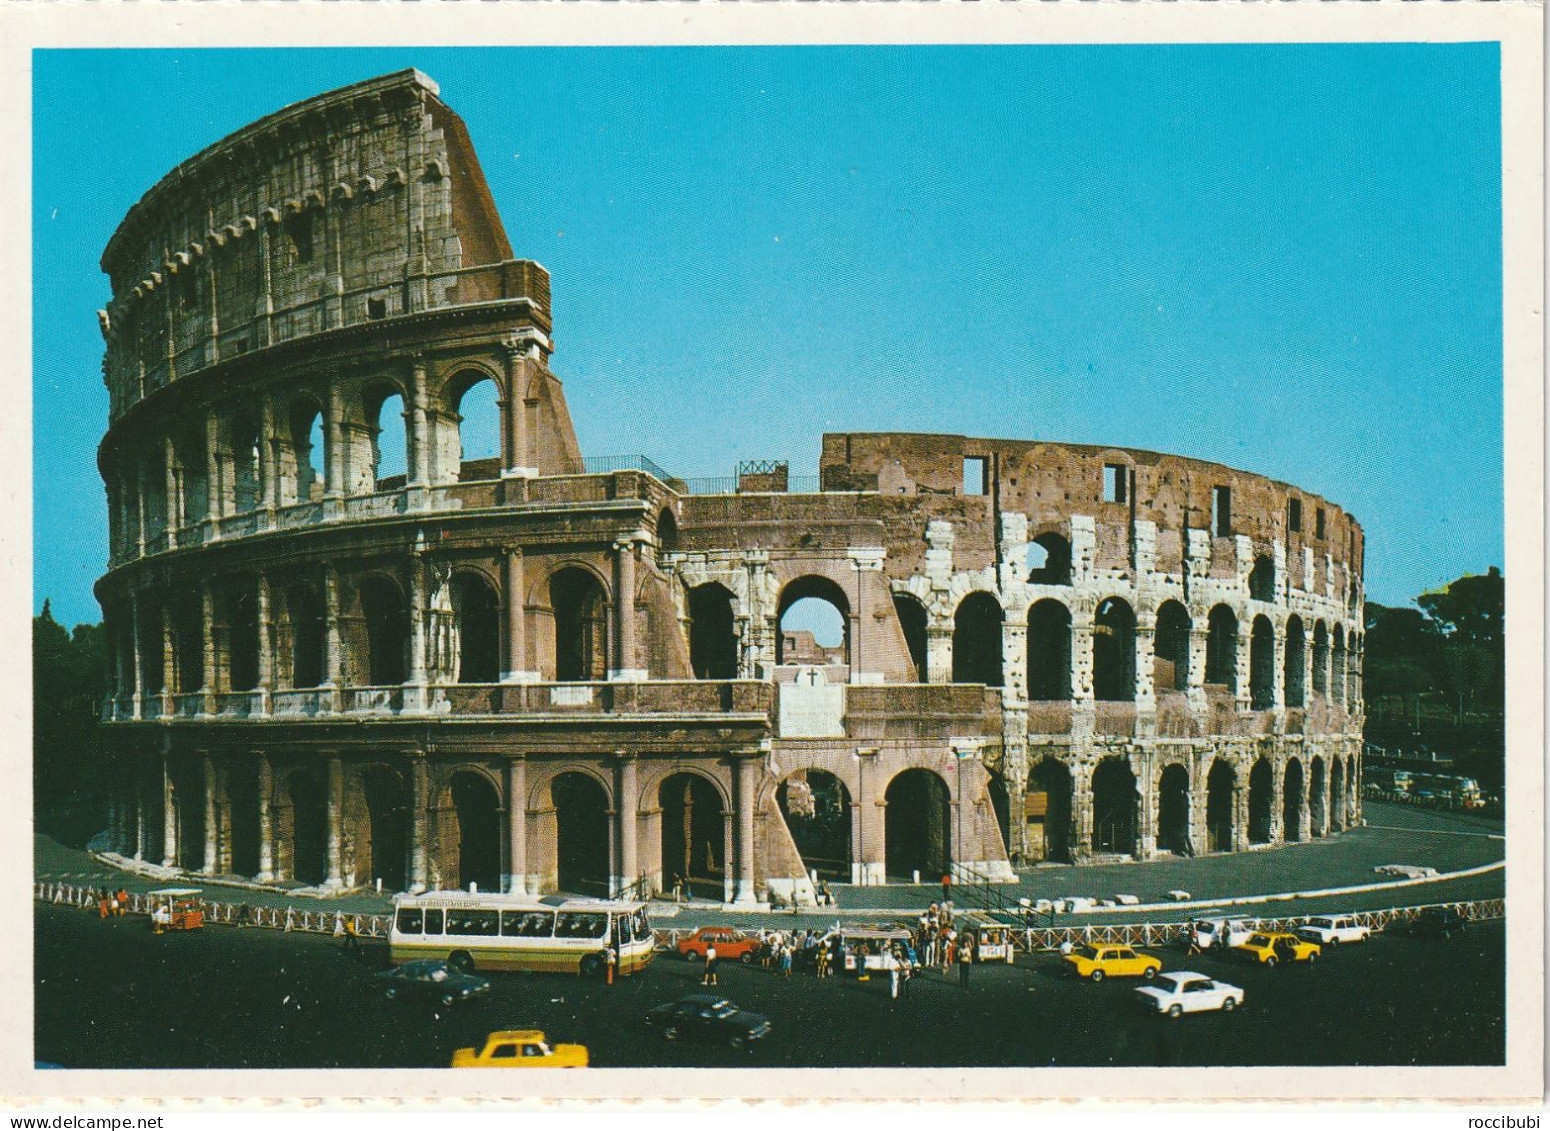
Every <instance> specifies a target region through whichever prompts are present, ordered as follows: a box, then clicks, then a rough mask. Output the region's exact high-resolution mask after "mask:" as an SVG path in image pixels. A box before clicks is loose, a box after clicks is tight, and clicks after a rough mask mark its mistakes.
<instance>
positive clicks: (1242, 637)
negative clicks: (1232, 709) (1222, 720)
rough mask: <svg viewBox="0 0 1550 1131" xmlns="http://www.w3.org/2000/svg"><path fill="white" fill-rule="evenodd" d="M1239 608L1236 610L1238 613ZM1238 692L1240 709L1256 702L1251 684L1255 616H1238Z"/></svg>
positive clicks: (1247, 708)
mask: <svg viewBox="0 0 1550 1131" xmlns="http://www.w3.org/2000/svg"><path fill="white" fill-rule="evenodd" d="M1236 611H1237V610H1234V612H1235V613H1236ZM1237 644H1238V647H1237V656H1236V657H1235V659H1236V660H1237V667H1238V675H1237V683H1238V694H1237V706H1238V710H1239V711H1247V710H1249V709H1250V708H1251V707H1252V705H1253V702H1254V698H1253V689H1252V688H1251V686H1250V684H1249V673H1250V672H1251V671H1252V670H1253V666H1252V658H1253V654H1254V618H1253V617H1243V616H1239V617H1238V640H1237Z"/></svg>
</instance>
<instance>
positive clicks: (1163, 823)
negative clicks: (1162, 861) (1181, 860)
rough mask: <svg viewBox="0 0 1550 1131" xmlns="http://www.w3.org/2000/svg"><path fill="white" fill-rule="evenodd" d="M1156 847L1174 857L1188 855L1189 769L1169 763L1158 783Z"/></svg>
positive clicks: (1189, 853)
mask: <svg viewBox="0 0 1550 1131" xmlns="http://www.w3.org/2000/svg"><path fill="white" fill-rule="evenodd" d="M1157 847H1158V848H1159V849H1161V850H1162V851H1164V852H1171V853H1173V854H1174V855H1175V856H1191V855H1193V852H1192V850H1191V848H1190V843H1189V771H1188V770H1186V769H1185V768H1184V767H1183V766H1180V765H1177V764H1175V765H1172V766H1167V767H1165V768H1164V769H1163V772H1162V777H1161V778H1159V779H1158V782H1157Z"/></svg>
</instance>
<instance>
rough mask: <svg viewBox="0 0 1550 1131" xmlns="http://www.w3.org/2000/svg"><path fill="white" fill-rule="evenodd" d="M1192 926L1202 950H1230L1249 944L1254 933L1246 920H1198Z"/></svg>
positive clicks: (1196, 943)
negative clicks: (1214, 948)
mask: <svg viewBox="0 0 1550 1131" xmlns="http://www.w3.org/2000/svg"><path fill="white" fill-rule="evenodd" d="M1190 926H1191V927H1192V928H1194V932H1195V945H1196V946H1198V947H1199V948H1200V949H1201V950H1210V949H1212V948H1213V947H1216V948H1220V949H1222V950H1230V949H1232V948H1233V947H1235V946H1241V945H1242V944H1243V943H1246V942H1248V941H1249V936H1250V935H1252V934H1253V933H1254V929H1253V927H1251V926H1250V925H1249V923H1248V920H1246V919H1196V920H1195V921H1194V922H1193V923H1191V924H1190Z"/></svg>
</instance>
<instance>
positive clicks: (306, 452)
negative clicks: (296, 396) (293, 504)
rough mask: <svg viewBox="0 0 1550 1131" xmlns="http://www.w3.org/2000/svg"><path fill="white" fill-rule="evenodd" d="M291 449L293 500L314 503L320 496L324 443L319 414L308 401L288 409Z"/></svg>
mask: <svg viewBox="0 0 1550 1131" xmlns="http://www.w3.org/2000/svg"><path fill="white" fill-rule="evenodd" d="M290 423H291V452H292V454H293V457H294V458H295V460H296V501H297V502H298V503H311V502H316V501H317V500H318V499H321V498H322V497H323V491H324V484H325V481H324V466H323V465H324V460H325V457H326V453H327V445H326V443H325V441H324V439H323V413H322V411H321V410H320V409H319V408H318V407H317V405H315V404H313V403H311V402H310V401H301V402H299V403H297V404H296V405H294V406H292V408H291V422H290Z"/></svg>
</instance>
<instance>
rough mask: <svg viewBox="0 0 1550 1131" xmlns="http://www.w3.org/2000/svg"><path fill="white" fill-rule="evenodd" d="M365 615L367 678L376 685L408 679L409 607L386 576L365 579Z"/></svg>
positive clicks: (398, 682) (363, 594)
mask: <svg viewBox="0 0 1550 1131" xmlns="http://www.w3.org/2000/svg"><path fill="white" fill-rule="evenodd" d="M360 598H361V616H362V619H363V620H364V622H365V629H366V669H367V676H366V678H367V679H368V681H369V682H370V684H371V686H373V687H391V686H393V685H395V684H400V683H403V682H404V679H405V678H406V676H407V673H408V669H409V606H408V604H407V602H405V600H404V595H403V593H402V592H400V591H399V588H398V586H397V585H395V584H393V582H391V581H389V580H388V579H387V578H385V577H368V578H367V579H366V580H365V581H363V582H361V588H360Z"/></svg>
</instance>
